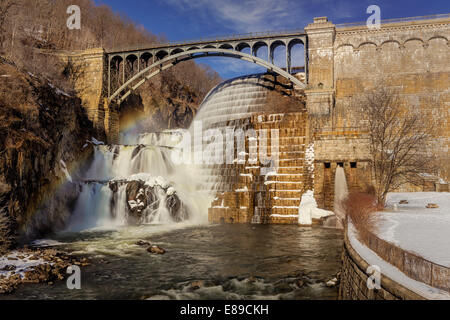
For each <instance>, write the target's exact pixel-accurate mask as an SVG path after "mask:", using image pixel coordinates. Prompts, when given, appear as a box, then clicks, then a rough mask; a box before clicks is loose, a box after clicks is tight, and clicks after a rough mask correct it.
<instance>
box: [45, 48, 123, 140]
mask: <svg viewBox="0 0 450 320" xmlns="http://www.w3.org/2000/svg"><path fill="white" fill-rule="evenodd" d="M53 54H56V55H58V56H59V58H60V59H61V60H62V61H64V62H70V63H72V65H73V67H74V70H76V71H77V72H78V75H77V76H76V79H75V90H76V91H77V95H78V97H80V99H81V101H82V105H83V107H84V108H85V109H86V113H87V115H88V118H89V120H91V121H92V122H93V123H94V127H95V129H96V130H97V134H98V138H103V137H106V138H107V140H108V142H109V143H117V142H118V137H119V114H118V107H117V106H115V105H109V104H108V102H107V100H106V99H105V98H106V92H105V86H106V85H107V82H106V72H105V70H106V65H105V64H106V60H105V51H104V50H103V49H102V48H97V49H89V50H84V51H73V52H72V51H71V52H68V51H64V52H57V53H53Z"/></svg>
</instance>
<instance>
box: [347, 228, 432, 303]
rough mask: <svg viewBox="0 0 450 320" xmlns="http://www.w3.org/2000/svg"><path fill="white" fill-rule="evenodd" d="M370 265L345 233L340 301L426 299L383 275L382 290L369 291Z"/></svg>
mask: <svg viewBox="0 0 450 320" xmlns="http://www.w3.org/2000/svg"><path fill="white" fill-rule="evenodd" d="M369 266H370V265H369V264H368V263H367V262H366V261H365V260H364V259H363V258H361V256H360V255H359V254H358V253H357V252H356V251H355V250H354V249H353V247H352V246H351V245H350V241H349V239H348V236H347V232H345V236H344V248H343V251H342V271H341V281H340V287H339V299H340V300H424V299H425V298H424V297H422V296H420V295H418V294H416V293H415V292H413V291H411V290H409V289H407V288H405V287H404V286H402V285H400V284H399V283H397V282H395V281H393V280H392V279H390V278H388V277H386V276H385V275H381V283H380V286H381V288H380V289H378V290H377V289H369V287H368V286H367V280H368V279H369V277H370V275H368V274H367V273H366V271H367V269H368V268H369Z"/></svg>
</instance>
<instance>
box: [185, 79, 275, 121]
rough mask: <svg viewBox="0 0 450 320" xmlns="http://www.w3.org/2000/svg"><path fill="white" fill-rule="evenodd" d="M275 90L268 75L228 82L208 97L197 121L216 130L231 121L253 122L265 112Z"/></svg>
mask: <svg viewBox="0 0 450 320" xmlns="http://www.w3.org/2000/svg"><path fill="white" fill-rule="evenodd" d="M271 86H272V87H273V84H272V83H270V82H269V81H268V80H267V78H265V77H264V74H256V75H250V76H245V77H239V78H235V79H232V80H228V81H225V82H223V83H221V84H219V85H217V86H216V87H215V88H213V89H212V90H211V91H210V92H209V93H208V95H207V96H206V98H205V99H204V101H203V102H202V104H201V105H200V109H199V111H198V113H197V116H196V117H195V119H194V120H195V121H202V123H203V126H204V127H207V128H212V127H223V126H222V125H221V124H223V123H226V122H227V121H232V120H241V119H245V118H249V117H250V116H252V115H253V114H255V113H259V112H261V111H263V108H264V105H265V102H266V96H267V92H268V91H269V90H270V87H271ZM218 124H219V125H218Z"/></svg>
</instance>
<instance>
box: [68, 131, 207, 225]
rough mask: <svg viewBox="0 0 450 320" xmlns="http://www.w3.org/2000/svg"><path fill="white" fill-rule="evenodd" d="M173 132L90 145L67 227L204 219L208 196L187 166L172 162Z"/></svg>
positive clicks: (175, 136)
mask: <svg viewBox="0 0 450 320" xmlns="http://www.w3.org/2000/svg"><path fill="white" fill-rule="evenodd" d="M179 139H180V136H179V134H178V133H177V132H176V131H167V132H160V133H147V134H142V135H139V136H136V137H134V138H133V139H132V138H130V137H127V141H126V142H127V143H133V142H134V143H135V144H132V145H130V144H129V145H102V144H93V148H94V153H93V159H92V162H91V165H90V167H89V168H88V169H87V170H86V171H85V172H84V174H83V181H79V182H78V183H79V184H80V189H81V191H80V195H79V197H78V199H77V201H76V204H75V209H74V211H73V214H72V217H71V219H70V221H69V223H68V230H69V231H81V230H85V229H90V228H96V227H108V228H109V227H119V226H123V225H127V224H149V223H158V224H159V223H176V222H182V221H191V222H199V223H201V222H206V221H207V209H208V207H209V203H210V201H211V199H209V198H208V196H207V195H205V194H204V193H202V192H201V191H200V190H199V188H198V184H199V182H198V179H197V177H196V176H194V175H193V173H192V170H190V169H189V167H188V165H183V164H181V165H175V164H174V163H173V162H172V160H171V159H172V152H173V151H174V150H173V146H175V145H176V144H177V143H178V142H179Z"/></svg>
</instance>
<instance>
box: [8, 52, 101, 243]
mask: <svg viewBox="0 0 450 320" xmlns="http://www.w3.org/2000/svg"><path fill="white" fill-rule="evenodd" d="M0 74H1V75H2V77H0V88H1V89H0V108H1V116H0V217H1V219H2V220H4V221H6V222H3V223H1V225H2V228H1V229H0V248H7V247H10V246H12V245H13V244H14V243H16V242H17V240H18V237H19V236H21V235H22V236H26V237H32V236H36V235H38V234H40V233H42V232H49V231H52V230H54V228H57V227H58V226H61V225H62V224H63V223H64V221H65V218H66V216H67V215H68V214H69V212H70V211H69V210H68V207H70V205H71V201H72V200H74V199H75V198H76V196H77V194H78V186H77V185H76V184H74V183H72V182H71V180H72V178H71V177H70V174H69V172H71V171H74V170H73V169H75V164H76V163H75V162H76V161H78V160H80V159H81V158H82V157H83V155H86V156H87V153H88V152H89V148H85V149H83V145H84V143H85V141H86V140H88V139H90V138H91V137H92V135H93V134H94V132H93V128H92V123H91V122H90V121H89V120H88V118H87V116H86V114H85V111H84V109H83V107H82V106H81V101H80V99H78V98H76V97H73V96H71V95H69V94H67V93H65V92H63V91H61V90H60V89H58V88H56V87H55V86H54V85H52V84H51V83H50V82H48V81H43V80H42V79H38V78H36V77H35V76H33V75H32V74H30V73H25V72H23V71H21V70H19V69H18V68H16V67H15V66H14V65H12V64H10V63H6V62H5V61H3V60H2V61H0ZM72 175H76V173H73V172H72ZM56 190H58V192H56Z"/></svg>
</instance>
